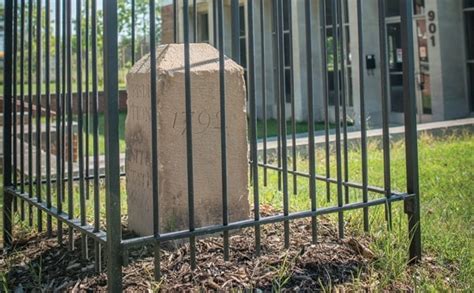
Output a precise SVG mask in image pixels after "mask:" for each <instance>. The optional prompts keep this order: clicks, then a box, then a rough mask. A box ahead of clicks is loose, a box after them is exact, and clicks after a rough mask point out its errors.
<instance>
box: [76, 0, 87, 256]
mask: <svg viewBox="0 0 474 293" xmlns="http://www.w3.org/2000/svg"><path fill="white" fill-rule="evenodd" d="M81 30H82V1H81V0H76V41H77V47H76V59H77V60H76V78H77V81H76V82H77V96H76V99H77V136H78V144H79V146H78V153H79V154H78V161H79V211H80V219H81V226H85V225H86V196H85V191H84V129H83V118H84V109H83V108H82V107H83V93H82V33H81ZM81 256H82V257H83V258H87V241H86V235H85V234H84V233H83V234H82V237H81Z"/></svg>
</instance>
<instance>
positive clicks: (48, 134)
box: [44, 0, 53, 237]
mask: <svg viewBox="0 0 474 293" xmlns="http://www.w3.org/2000/svg"><path fill="white" fill-rule="evenodd" d="M50 6H51V5H50V0H45V25H46V28H45V38H46V39H45V43H44V46H45V50H44V53H45V68H44V69H45V72H44V75H45V97H46V125H45V127H46V138H45V139H46V151H45V152H46V206H47V207H48V208H51V92H50V90H51V88H50V82H51V78H50V72H49V70H50V60H49V58H50V53H49V52H50V50H49V46H50V25H51V24H50V19H51V17H50V13H51V11H50V10H51V8H50ZM46 231H47V233H48V237H51V236H52V233H53V224H52V218H51V215H47V217H46Z"/></svg>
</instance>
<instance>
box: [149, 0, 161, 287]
mask: <svg viewBox="0 0 474 293" xmlns="http://www.w3.org/2000/svg"><path fill="white" fill-rule="evenodd" d="M149 6H150V107H151V164H152V182H153V183H152V184H153V186H152V189H153V190H152V191H153V235H154V236H155V237H158V236H159V235H160V202H159V186H158V183H159V179H158V117H157V114H158V113H157V97H156V96H157V88H156V82H157V80H156V79H157V74H156V71H157V70H158V69H157V66H156V39H155V29H156V23H155V21H156V19H155V0H150V1H149ZM154 252H155V254H154V262H155V279H156V280H159V279H160V278H161V264H160V243H159V242H156V243H155V247H154Z"/></svg>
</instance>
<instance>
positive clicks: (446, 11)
mask: <svg viewBox="0 0 474 293" xmlns="http://www.w3.org/2000/svg"><path fill="white" fill-rule="evenodd" d="M325 1H326V2H325V3H323V0H315V1H312V11H311V13H312V26H313V27H312V33H313V35H312V38H311V41H312V45H313V46H312V48H313V56H314V58H313V64H307V62H306V60H305V59H306V38H305V10H304V2H305V1H302V0H284V1H283V5H284V9H283V11H284V15H283V18H284V21H283V23H284V27H283V33H284V47H285V49H284V50H285V52H284V56H285V57H284V71H285V74H284V76H285V78H284V79H285V80H284V83H285V87H284V88H285V97H286V101H287V107H288V110H290V105H291V102H292V101H293V103H294V105H293V106H294V115H295V118H296V119H297V120H298V121H305V120H306V119H307V112H308V111H307V106H306V105H307V101H306V99H307V96H308V95H307V85H306V82H307V79H306V72H307V66H312V68H313V76H314V81H313V84H314V86H315V89H316V96H315V97H314V101H315V102H314V107H315V108H314V113H315V119H316V120H323V119H324V115H325V110H324V109H325V108H324V101H325V92H324V84H323V80H324V78H323V75H324V74H327V77H328V87H329V89H328V101H329V116H330V119H331V120H333V118H334V82H333V81H334V70H333V64H332V55H333V52H332V47H331V46H330V44H331V40H332V35H333V19H332V15H333V13H332V5H331V4H332V0H325ZM413 2H414V12H415V16H414V20H413V21H414V23H413V28H414V32H413V36H414V40H413V41H414V44H415V54H416V56H414V57H415V60H416V74H415V76H416V85H417V97H416V99H417V105H418V121H419V122H430V121H440V120H448V119H456V118H462V117H467V116H471V115H473V112H474V0H455V1H453V0H414V1H413ZM189 3H190V5H192V3H193V1H189ZM236 3H237V2H234V3H232V1H231V0H224V22H225V24H224V27H225V32H224V36H225V41H224V43H225V48H224V50H225V52H226V55H227V56H232V58H234V59H236V60H237V61H238V62H239V63H240V64H241V65H242V66H243V67H244V68H246V66H247V59H248V58H247V57H248V56H247V52H248V42H247V39H248V28H247V27H246V24H247V21H248V15H247V9H246V5H247V1H243V0H239V1H238V5H239V13H238V18H239V20H240V23H239V28H238V44H237V43H236V41H235V40H236V38H235V37H234V38H232V34H234V35H235V33H236V31H235V29H234V31H232V16H233V15H232V13H231V11H232V10H231V7H232V4H234V5H235V4H236ZM254 3H255V19H254V23H255V32H254V34H255V54H256V55H255V56H256V79H257V83H256V85H257V88H256V92H257V105H258V109H257V110H258V113H259V117H262V115H263V109H264V107H265V109H266V115H267V117H268V118H275V117H276V116H277V113H278V109H277V105H278V102H277V96H278V95H277V80H278V79H277V77H276V74H275V72H276V70H275V69H276V43H275V39H276V37H275V25H274V22H273V19H274V14H275V12H274V11H275V10H274V9H273V7H274V5H275V0H257V1H255V2H254ZM378 3H379V0H364V1H362V10H361V11H360V16H361V18H362V27H363V37H362V40H363V48H364V52H362V54H363V56H364V59H365V58H372V60H375V68H373V67H372V66H373V65H374V64H373V63H372V66H370V67H367V66H368V64H367V62H366V64H362V66H364V67H366V70H364V74H365V76H364V79H363V80H364V84H363V85H361V84H360V80H361V79H360V75H359V70H358V68H359V65H360V64H359V53H360V52H359V43H358V42H359V35H358V34H359V32H358V16H359V12H358V10H357V1H356V0H343V1H342V14H341V15H342V17H341V19H342V25H341V24H340V23H338V24H337V27H338V28H339V27H341V28H342V29H341V30H338V31H340V32H341V33H342V39H343V46H342V47H343V51H344V52H343V56H344V58H343V62H344V64H345V66H344V67H345V70H344V72H343V73H344V74H342V72H339V74H338V76H339V80H341V81H342V82H340V83H339V84H341V92H342V93H343V94H344V97H345V99H344V100H345V102H346V106H347V109H348V111H347V113H348V116H349V117H348V119H350V120H353V121H354V123H356V124H357V123H358V122H359V113H360V110H359V109H360V90H359V89H360V87H361V86H364V89H365V101H366V102H365V103H366V112H367V119H368V125H369V127H379V126H380V125H381V123H382V122H381V120H382V99H381V95H382V94H381V93H382V90H383V86H384V85H383V84H382V75H381V70H380V60H381V54H380V42H381V37H380V36H381V34H380V19H384V22H385V23H384V26H385V31H386V34H385V42H386V47H387V51H386V58H385V59H386V67H387V77H388V80H387V84H386V85H385V86H386V89H387V90H388V95H389V105H388V106H389V112H390V122H391V123H394V124H397V123H402V122H403V114H402V112H403V99H402V89H403V84H402V82H403V80H402V67H403V64H402V56H403V51H402V45H401V25H400V23H401V19H400V9H399V0H385V15H384V17H383V18H380V17H379V13H378V11H379V7H378ZM175 5H176V7H177V9H176V11H174V9H173V8H174V6H173V1H165V4H164V6H163V8H162V19H163V36H162V40H163V42H164V43H167V42H173V41H174V39H175V38H176V41H177V42H182V41H183V6H182V5H183V1H182V0H177V1H176V4H175ZM322 7H325V11H324V13H321V12H322V11H321V9H322ZM189 11H190V20H191V21H190V34H191V35H190V38H191V41H197V42H206V43H210V44H213V45H215V43H216V29H215V28H216V25H215V23H216V15H215V0H196V9H195V11H196V18H194V17H193V16H194V13H193V12H194V7H190V9H189ZM174 15H176V17H177V18H176V22H174V21H173V16H174ZM234 17H235V14H234ZM322 17H324V18H325V21H322ZM174 23H176V27H177V30H176V33H175V30H174ZM234 26H235V23H234ZM324 39H326V44H327V49H328V55H327V59H326V61H327V66H326V69H325V68H323V66H322V64H323V54H322V48H323V46H322V43H321V42H322V41H324ZM233 43H234V44H233ZM325 70H327V72H325ZM342 75H344V76H342ZM264 95H265V99H264ZM263 100H265V102H266V103H265V105H264V104H263ZM287 113H291V111H287Z"/></svg>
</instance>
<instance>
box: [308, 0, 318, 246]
mask: <svg viewBox="0 0 474 293" xmlns="http://www.w3.org/2000/svg"><path fill="white" fill-rule="evenodd" d="M311 11H312V6H311V0H305V36H306V70H307V76H308V81H307V83H308V158H309V160H308V170H309V181H308V183H309V197H310V199H311V211H313V212H314V211H316V209H317V206H316V203H317V201H316V159H315V155H316V154H315V149H314V145H315V144H314V107H313V106H314V103H313V99H314V96H315V93H314V87H313V66H312V64H313V46H312V31H311V27H312V22H311ZM317 229H318V227H317V218H316V217H312V218H311V233H312V234H311V235H312V241H313V243H316V241H317Z"/></svg>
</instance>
